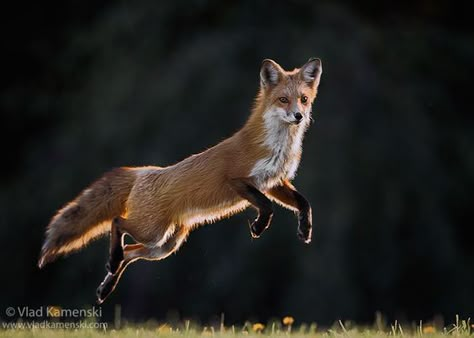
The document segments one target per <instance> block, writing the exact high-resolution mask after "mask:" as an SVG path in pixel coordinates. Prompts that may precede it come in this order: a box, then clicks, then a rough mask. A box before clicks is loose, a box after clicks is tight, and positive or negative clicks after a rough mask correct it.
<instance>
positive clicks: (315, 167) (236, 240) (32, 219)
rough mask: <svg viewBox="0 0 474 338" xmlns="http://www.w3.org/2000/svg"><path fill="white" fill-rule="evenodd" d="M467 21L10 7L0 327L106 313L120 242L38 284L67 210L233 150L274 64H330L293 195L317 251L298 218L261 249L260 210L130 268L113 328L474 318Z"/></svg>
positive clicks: (109, 5)
mask: <svg viewBox="0 0 474 338" xmlns="http://www.w3.org/2000/svg"><path fill="white" fill-rule="evenodd" d="M12 6H14V5H12ZM468 13H469V12H468V11H464V10H463V8H460V7H459V6H457V5H456V8H454V6H453V5H450V4H449V3H448V2H446V3H441V2H440V3H438V2H430V1H419V2H414V3H413V2H408V3H406V4H404V3H399V4H396V5H395V4H393V3H387V4H380V3H378V2H370V1H362V2H360V3H359V5H357V6H356V5H354V4H352V5H351V4H346V3H344V2H341V1H322V2H317V3H316V2H313V1H309V0H298V1H292V2H271V4H270V3H267V2H263V1H251V0H248V1H238V2H237V1H234V2H232V1H210V0H191V1H186V2H171V1H170V2H164V1H163V2H156V1H148V2H147V1H145V2H131V1H105V2H100V1H96V2H82V1H68V2H57V3H54V2H53V3H43V2H38V3H31V4H29V5H26V4H18V5H16V7H11V8H10V7H8V8H7V7H6V5H5V8H4V10H3V11H2V14H1V15H2V24H3V25H4V29H3V30H2V31H3V32H2V36H3V39H2V40H3V47H2V51H3V54H4V55H3V57H4V58H5V59H4V62H3V68H4V70H3V71H2V80H3V81H2V88H1V91H0V109H1V114H2V125H3V128H2V129H3V131H2V133H1V134H0V138H1V143H2V145H3V147H4V151H3V153H2V164H3V165H2V166H1V171H2V172H1V175H0V182H1V186H0V187H1V191H0V205H1V206H2V212H1V214H0V234H1V238H2V239H3V243H2V248H1V250H2V257H3V258H4V259H3V262H2V268H3V269H2V270H3V277H2V278H1V282H0V283H1V290H2V294H1V298H0V299H1V306H0V307H1V308H2V309H4V308H6V307H7V306H15V305H30V306H35V305H48V304H59V305H62V306H64V307H73V306H83V305H87V304H93V303H94V301H95V297H94V295H95V288H96V287H97V285H98V284H99V282H100V281H101V280H102V277H103V275H104V274H105V269H104V264H105V262H106V257H107V250H108V240H107V239H101V240H99V241H97V242H94V243H93V244H91V245H90V246H89V247H88V248H87V250H85V251H81V252H80V253H77V254H73V255H71V256H70V257H68V258H67V259H61V260H59V261H58V262H56V263H55V264H52V265H50V266H48V267H47V268H46V269H44V270H42V271H39V270H38V269H37V268H36V260H37V258H38V253H39V249H40V245H41V242H42V239H43V232H44V228H45V226H46V225H47V223H48V221H49V219H50V217H51V216H52V215H53V214H54V212H55V210H56V209H58V208H59V207H61V206H62V205H63V204H64V203H66V202H67V201H69V200H70V199H72V198H73V197H74V196H75V195H76V194H77V193H79V192H80V191H81V190H82V189H83V188H84V187H85V186H86V185H87V184H89V183H90V182H91V181H93V180H94V179H96V178H97V177H98V176H100V175H101V174H102V173H103V172H104V171H106V170H108V169H110V168H112V167H116V166H123V165H130V166H133V165H137V166H139V165H148V164H156V165H168V164H172V163H174V162H176V161H179V160H181V159H183V158H185V157H186V156H188V155H190V154H191V153H195V152H199V151H201V150H203V149H205V148H206V147H209V146H212V145H213V144H215V143H217V142H218V141H220V140H222V139H223V138H225V137H227V136H229V135H230V134H232V133H233V132H234V131H235V130H237V129H238V128H240V126H241V125H242V124H243V123H244V121H245V120H246V118H247V116H248V114H249V110H250V107H251V105H252V100H253V97H254V96H255V94H256V91H257V89H258V81H259V79H258V71H259V67H260V62H261V60H262V59H264V58H273V59H275V60H276V61H277V62H279V63H280V64H281V65H282V66H283V67H284V68H287V69H288V68H290V69H291V68H292V67H298V66H300V65H302V64H303V63H304V62H305V61H306V60H307V59H308V58H309V57H311V56H317V57H320V58H321V59H322V60H323V69H324V73H323V76H322V82H321V86H320V91H319V97H318V99H317V101H316V102H315V105H314V117H315V123H314V124H313V125H312V126H311V128H310V131H309V133H308V134H307V137H306V139H305V144H304V152H303V160H302V164H301V166H300V170H299V174H298V176H297V178H296V180H295V184H296V186H297V187H299V190H300V191H301V192H302V193H303V194H305V195H306V196H307V197H308V199H309V200H310V201H311V203H312V205H313V208H314V222H315V233H314V240H313V243H312V244H311V245H310V246H304V245H303V244H301V243H300V242H299V241H298V240H297V239H296V235H295V232H296V219H295V218H294V216H293V215H292V214H291V213H289V212H287V211H284V210H278V211H277V213H276V215H275V217H274V221H273V225H272V227H271V228H270V230H269V231H268V232H266V233H265V234H264V235H263V236H262V238H261V239H260V240H256V241H254V240H251V238H250V235H249V231H248V226H247V219H251V218H252V217H253V212H252V211H251V210H249V211H248V212H245V213H243V214H240V215H238V216H235V217H233V218H232V219H229V220H225V221H221V222H219V223H216V224H213V225H209V226H206V227H203V228H200V229H199V230H197V231H195V232H194V233H192V234H191V236H190V238H189V239H188V242H187V243H186V244H185V245H184V246H183V248H182V249H181V250H180V251H179V252H178V254H177V255H175V256H172V257H170V258H169V259H167V260H165V261H162V262H158V263H147V262H142V263H138V264H136V265H134V266H132V267H131V268H130V269H129V270H127V272H126V273H125V275H124V278H123V279H122V282H121V284H119V287H118V289H117V291H116V293H115V294H113V296H112V297H111V298H110V299H109V300H108V302H107V303H106V304H105V305H104V310H103V313H104V315H105V316H106V317H108V318H111V317H112V314H113V306H114V304H121V305H122V313H123V316H124V317H126V318H128V319H130V320H135V321H141V320H146V319H148V318H156V319H163V318H165V317H166V316H171V315H172V316H178V317H179V318H194V319H197V320H203V321H209V320H213V318H214V317H213V316H219V315H220V314H221V313H225V315H226V319H227V320H228V321H231V322H242V321H244V320H246V319H255V320H266V319H268V318H271V317H274V316H282V315H285V314H291V315H293V316H295V317H296V318H297V320H300V321H308V322H309V321H317V322H319V323H322V324H327V323H331V322H332V321H334V320H336V319H339V318H343V319H345V318H347V319H353V320H356V321H359V322H371V321H372V320H373V318H374V314H375V312H376V311H381V312H382V313H384V314H386V315H387V316H388V317H389V318H399V319H407V320H413V319H427V318H431V317H433V316H434V315H437V314H439V315H442V316H444V317H445V318H446V319H451V318H453V316H454V315H455V314H460V315H461V316H465V317H467V316H469V315H470V316H472V315H473V310H474V305H473V302H472V300H473V299H474V269H473V268H472V267H473V259H474V248H473V245H472V239H473V234H474V230H473V224H472V220H471V218H470V216H471V215H472V210H473V209H472V191H473V184H474V152H473V151H472V148H473V146H474V142H473V132H472V122H473V115H472V109H471V104H470V103H468V102H467V100H466V98H467V96H468V95H470V91H471V89H472V85H471V82H472V79H471V77H472V74H473V62H472V60H473V59H474V43H473V42H474V41H473V36H472V34H470V33H469V29H468V26H467V23H468V21H469V18H468ZM0 310H1V309H0ZM1 311H2V313H1V314H0V318H3V317H4V315H3V310H1Z"/></svg>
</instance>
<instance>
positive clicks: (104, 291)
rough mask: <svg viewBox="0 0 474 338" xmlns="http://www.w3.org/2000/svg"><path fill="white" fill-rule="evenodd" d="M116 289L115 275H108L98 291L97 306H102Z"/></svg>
mask: <svg viewBox="0 0 474 338" xmlns="http://www.w3.org/2000/svg"><path fill="white" fill-rule="evenodd" d="M114 288H115V282H114V275H112V274H111V273H108V274H107V276H105V279H104V281H103V282H102V283H100V285H99V287H98V288H97V291H96V296H97V304H99V305H100V304H102V303H103V302H104V301H105V299H106V298H107V297H108V296H109V295H110V294H111V293H112V291H113V290H114Z"/></svg>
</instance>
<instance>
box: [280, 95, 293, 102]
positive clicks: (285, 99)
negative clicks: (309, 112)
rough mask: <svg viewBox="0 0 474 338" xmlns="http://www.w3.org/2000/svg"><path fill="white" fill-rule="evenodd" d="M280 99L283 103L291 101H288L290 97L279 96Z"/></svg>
mask: <svg viewBox="0 0 474 338" xmlns="http://www.w3.org/2000/svg"><path fill="white" fill-rule="evenodd" d="M278 100H280V102H281V103H288V102H290V101H288V99H287V98H286V97H283V96H282V97H279V98H278Z"/></svg>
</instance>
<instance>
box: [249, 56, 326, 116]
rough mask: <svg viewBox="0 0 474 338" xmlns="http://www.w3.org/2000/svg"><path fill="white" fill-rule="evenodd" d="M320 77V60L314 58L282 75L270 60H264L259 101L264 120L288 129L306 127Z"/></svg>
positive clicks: (281, 69) (282, 72)
mask: <svg viewBox="0 0 474 338" xmlns="http://www.w3.org/2000/svg"><path fill="white" fill-rule="evenodd" d="M321 74H322V64H321V60H320V59H316V58H311V59H309V60H308V62H306V63H305V64H304V65H303V66H302V67H301V68H296V69H294V70H292V71H285V70H284V69H283V68H282V67H281V66H280V65H279V64H278V63H276V62H275V61H273V60H270V59H265V60H263V63H262V67H261V69H260V94H259V100H258V101H259V103H261V104H263V107H262V108H263V109H262V111H263V114H264V119H265V120H266V121H268V120H271V122H272V123H275V122H280V123H282V124H288V125H299V124H305V125H306V124H308V123H309V121H310V119H311V107H312V104H313V101H314V99H315V98H316V94H317V91H318V85H319V80H320V78H321Z"/></svg>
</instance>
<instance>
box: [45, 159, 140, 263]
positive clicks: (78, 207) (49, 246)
mask: <svg viewBox="0 0 474 338" xmlns="http://www.w3.org/2000/svg"><path fill="white" fill-rule="evenodd" d="M135 177H136V176H135V171H134V170H133V169H129V168H117V169H114V170H112V171H110V172H108V173H106V174H105V175H104V176H102V177H101V178H100V179H98V180H97V181H96V182H94V183H93V184H92V185H91V186H90V187H89V188H87V189H85V190H84V191H83V192H81V194H80V195H79V196H78V197H76V199H74V200H73V201H72V202H69V203H68V204H67V205H66V206H65V207H64V208H62V209H61V210H59V211H58V212H57V213H56V215H55V216H54V217H53V219H52V220H51V222H50V223H49V225H48V228H47V230H46V239H45V241H44V244H43V247H42V248H41V256H40V259H39V261H38V266H39V267H40V268H42V267H43V266H44V265H46V264H47V263H49V262H52V261H54V260H55V259H56V258H57V257H58V256H60V255H64V254H67V253H69V252H71V251H74V250H77V249H79V248H81V247H82V246H84V245H85V244H87V242H89V241H90V240H92V239H93V238H95V237H97V236H99V235H101V234H103V233H105V232H107V231H109V230H110V224H111V220H112V219H113V218H115V217H117V216H120V215H122V214H123V213H124V212H125V205H126V201H127V199H128V195H129V194H130V191H131V189H132V187H133V184H134V183H135Z"/></svg>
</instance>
